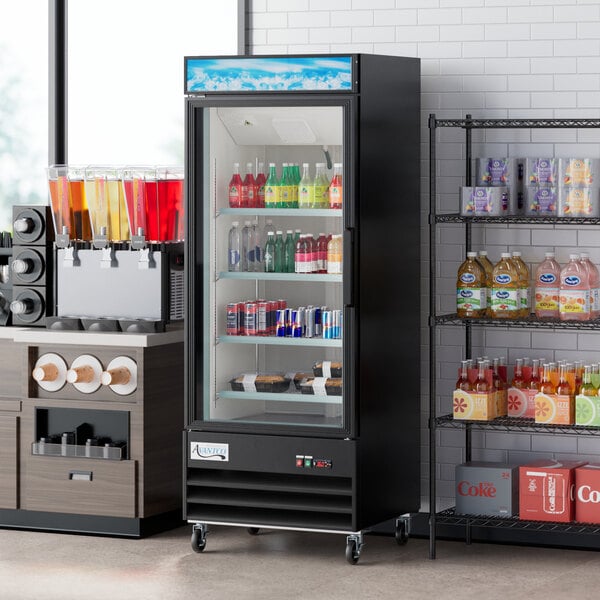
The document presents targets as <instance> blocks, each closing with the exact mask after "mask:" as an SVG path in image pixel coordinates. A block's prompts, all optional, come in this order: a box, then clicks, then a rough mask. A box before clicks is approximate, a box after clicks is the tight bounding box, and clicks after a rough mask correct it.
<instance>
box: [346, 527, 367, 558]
mask: <svg viewBox="0 0 600 600" xmlns="http://www.w3.org/2000/svg"><path fill="white" fill-rule="evenodd" d="M362 547H363V539H362V533H357V534H352V535H349V536H348V537H347V538H346V560H347V561H348V563H349V564H351V565H355V564H356V563H357V562H358V559H359V558H360V552H361V550H362Z"/></svg>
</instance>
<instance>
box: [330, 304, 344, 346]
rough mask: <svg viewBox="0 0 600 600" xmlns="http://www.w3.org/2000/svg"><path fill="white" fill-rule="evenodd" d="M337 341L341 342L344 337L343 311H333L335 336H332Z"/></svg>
mask: <svg viewBox="0 0 600 600" xmlns="http://www.w3.org/2000/svg"><path fill="white" fill-rule="evenodd" d="M331 337H333V339H335V340H339V339H340V338H341V337H342V311H341V310H334V311H333V335H332V336H331Z"/></svg>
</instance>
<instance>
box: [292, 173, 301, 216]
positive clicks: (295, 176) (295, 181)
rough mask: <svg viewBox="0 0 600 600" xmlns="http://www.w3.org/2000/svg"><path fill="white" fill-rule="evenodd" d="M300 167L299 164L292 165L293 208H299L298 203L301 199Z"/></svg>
mask: <svg viewBox="0 0 600 600" xmlns="http://www.w3.org/2000/svg"><path fill="white" fill-rule="evenodd" d="M300 179H302V177H301V175H300V165H299V164H298V163H293V164H292V169H291V180H292V208H298V201H299V198H300V189H299V188H300Z"/></svg>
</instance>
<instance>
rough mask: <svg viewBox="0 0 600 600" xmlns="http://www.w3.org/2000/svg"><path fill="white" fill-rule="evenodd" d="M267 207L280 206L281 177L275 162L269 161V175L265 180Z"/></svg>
mask: <svg viewBox="0 0 600 600" xmlns="http://www.w3.org/2000/svg"><path fill="white" fill-rule="evenodd" d="M265 207H266V208H278V207H279V179H278V178H277V167H276V166H275V163H269V176H268V177H267V181H266V182H265Z"/></svg>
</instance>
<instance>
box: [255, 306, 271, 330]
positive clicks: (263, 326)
mask: <svg viewBox="0 0 600 600" xmlns="http://www.w3.org/2000/svg"><path fill="white" fill-rule="evenodd" d="M256 311H257V318H256V333H257V335H262V336H266V335H269V303H268V302H267V301H266V300H259V301H258V302H257V303H256Z"/></svg>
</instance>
